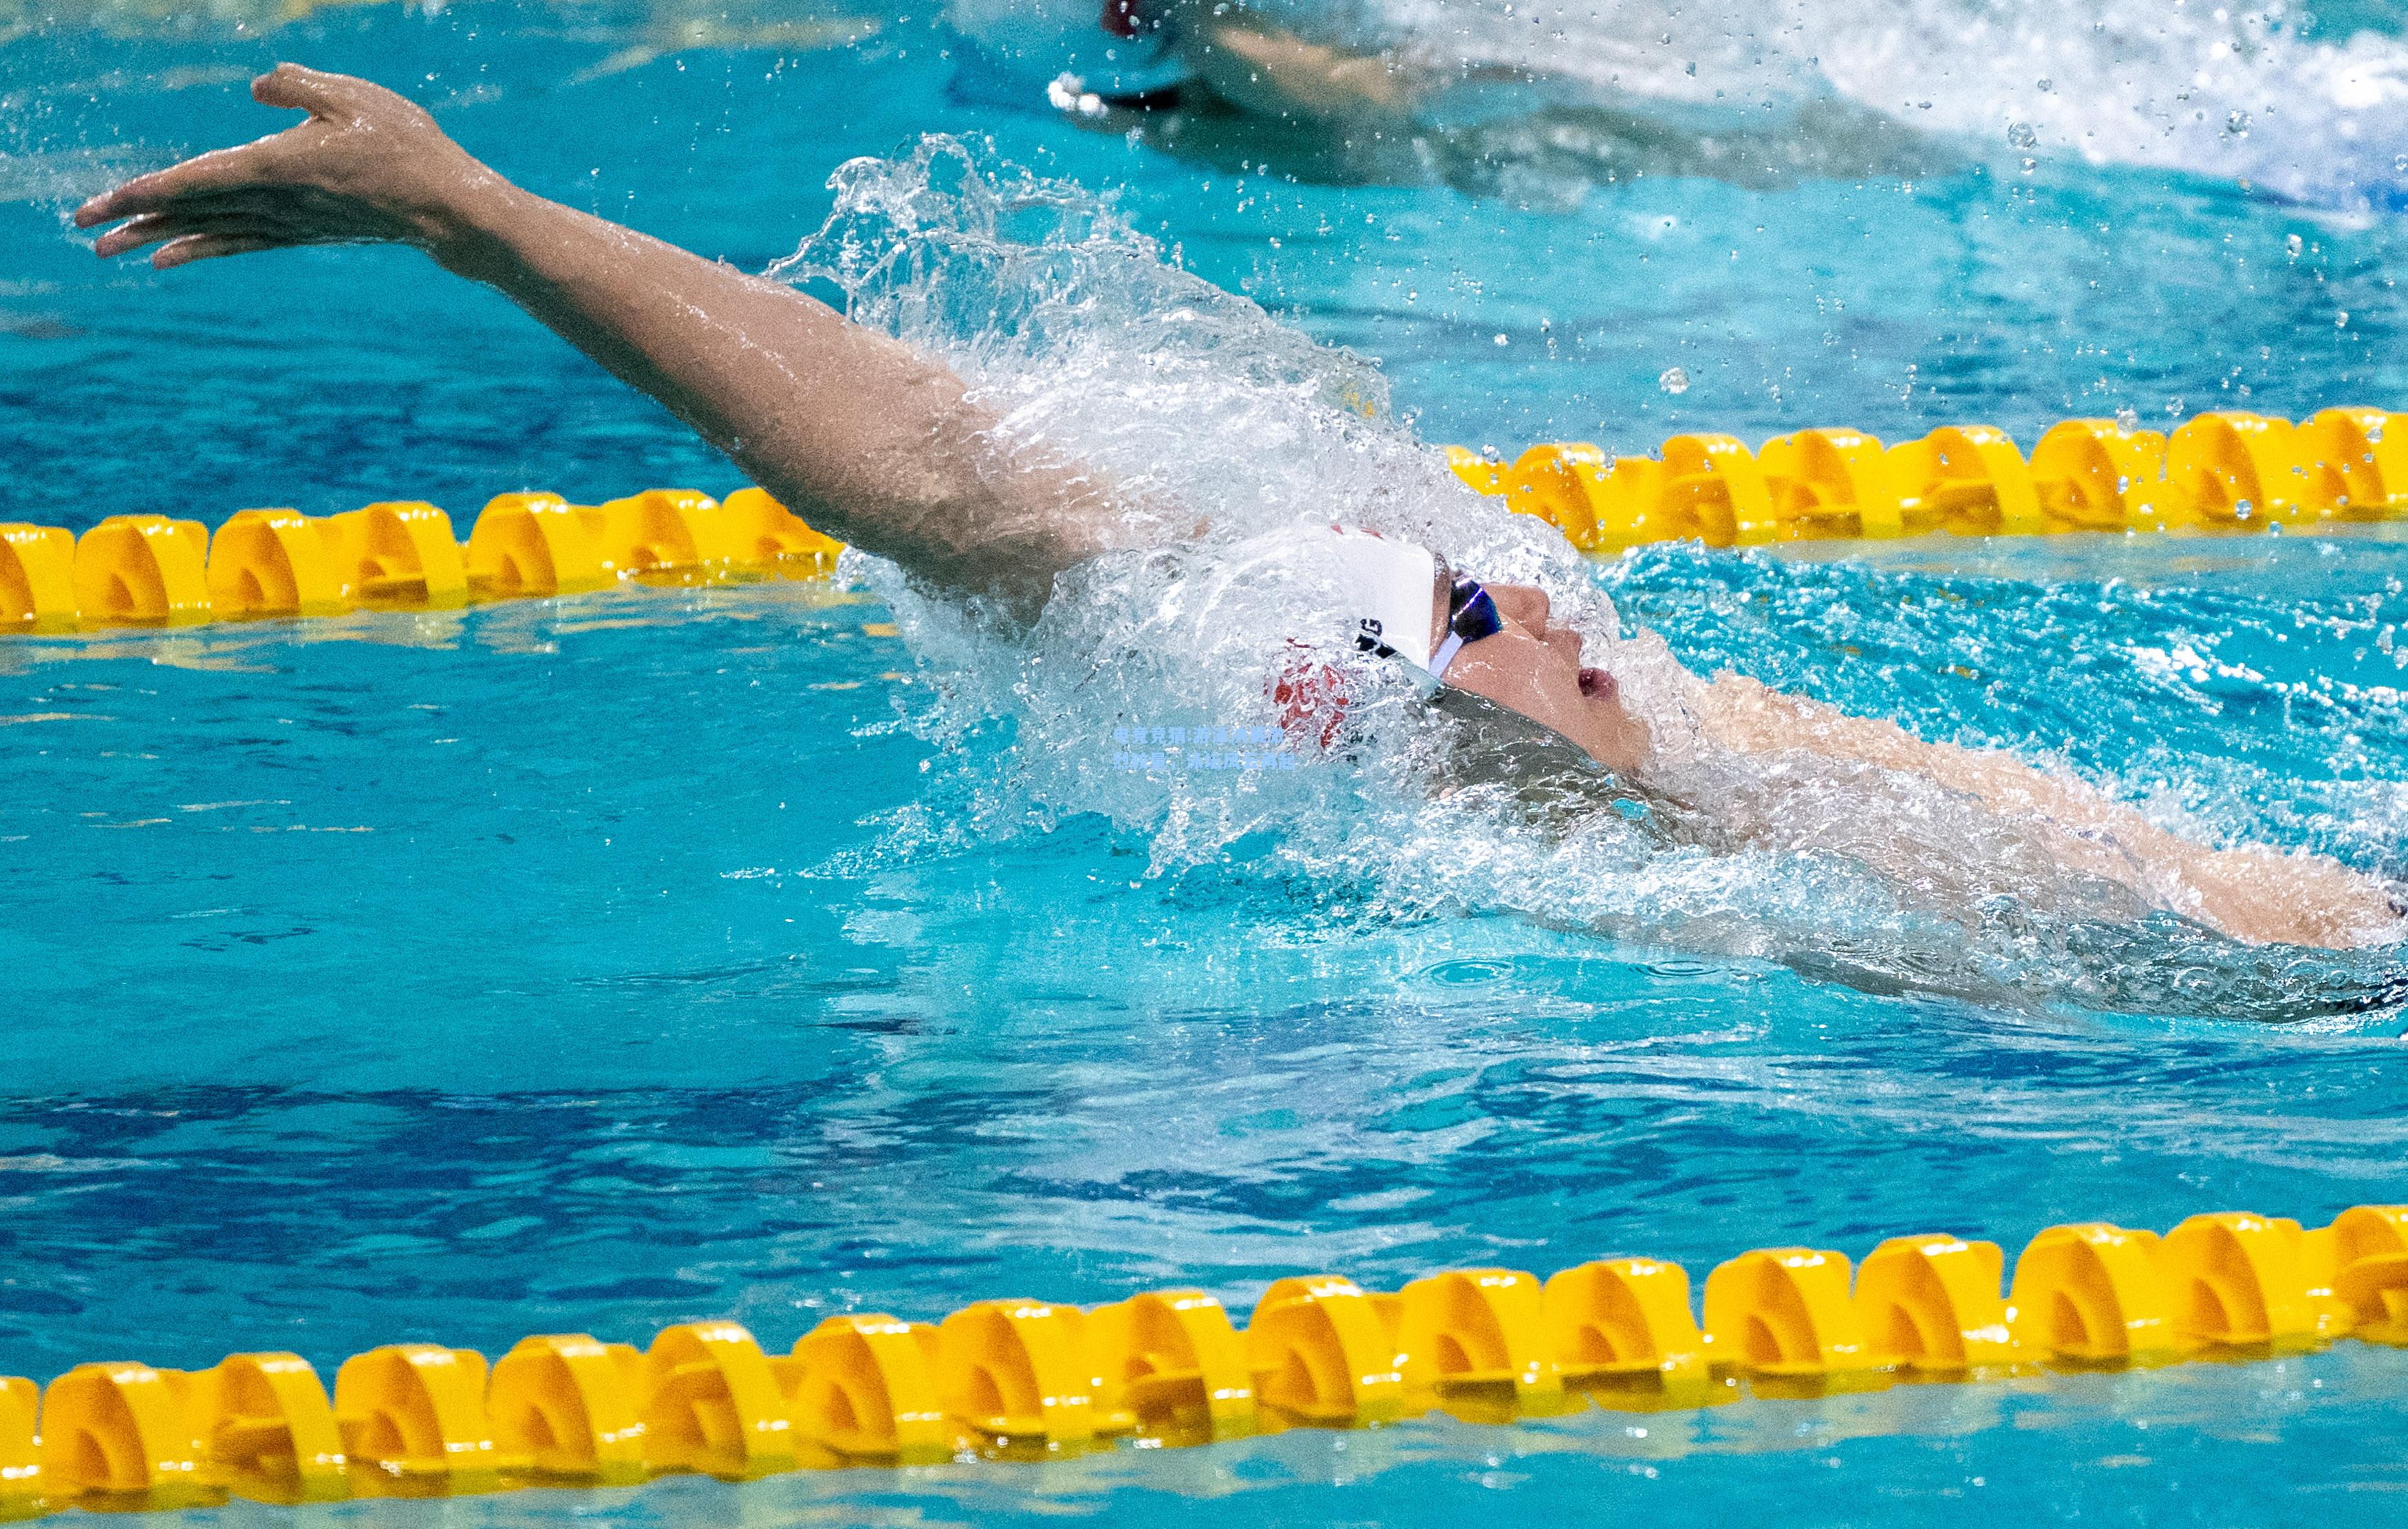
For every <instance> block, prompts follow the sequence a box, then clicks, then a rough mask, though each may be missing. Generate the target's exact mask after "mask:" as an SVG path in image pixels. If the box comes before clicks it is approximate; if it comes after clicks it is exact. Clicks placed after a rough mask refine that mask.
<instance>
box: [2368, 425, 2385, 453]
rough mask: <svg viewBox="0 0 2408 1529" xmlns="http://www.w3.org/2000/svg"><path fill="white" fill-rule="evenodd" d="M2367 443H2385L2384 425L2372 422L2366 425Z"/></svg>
mask: <svg viewBox="0 0 2408 1529" xmlns="http://www.w3.org/2000/svg"><path fill="white" fill-rule="evenodd" d="M2366 444H2367V445H2369V446H2380V445H2382V444H2383V427H2382V426H2381V425H2379V424H2371V425H2368V426H2367V427H2366ZM2370 460H2372V459H2370Z"/></svg>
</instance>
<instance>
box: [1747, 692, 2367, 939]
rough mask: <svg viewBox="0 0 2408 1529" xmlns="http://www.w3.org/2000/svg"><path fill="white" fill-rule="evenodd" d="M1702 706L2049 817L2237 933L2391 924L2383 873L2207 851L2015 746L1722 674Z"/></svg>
mask: <svg viewBox="0 0 2408 1529" xmlns="http://www.w3.org/2000/svg"><path fill="white" fill-rule="evenodd" d="M1699 717H1700V721H1701V722H1703V724H1704V729H1705V734H1706V736H1707V737H1708V738H1710V739H1712V740H1713V742H1715V743H1718V744H1720V745H1721V746H1723V747H1724V748H1726V749H1732V750H1739V751H1742V752H1746V753H1758V754H1762V753H1776V752H1779V751H1782V750H1791V749H1797V750H1805V751H1807V752H1810V753H1815V754H1821V755H1823V756H1824V757H1826V758H1828V759H1839V760H1852V761H1862V762H1863V763H1865V764H1872V765H1876V766H1878V767H1880V768H1883V769H1888V770H1901V771H1912V772H1914V773H1915V774H1918V775H1922V776H1926V777H1928V778H1929V779H1933V780H1936V781H1938V782H1939V783H1940V784H1941V785H1942V786H1945V787H1947V788H1948V789H1949V790H1951V791H1956V792H1961V793H1965V794H1966V795H1969V796H1971V797H1973V798H1975V799H1976V800H1978V801H1979V802H1980V803H1981V804H1982V805H1983V806H1984V807H1986V808H1988V809H1989V810H1990V811H1992V812H1995V813H1998V814H1999V815H2000V816H2001V817H2007V818H2013V819H2016V820H2018V821H2020V822H2027V823H2033V824H2037V825H2040V826H2042V827H2043V828H2044V829H2046V830H2049V833H2048V839H2049V842H2050V847H2051V852H2052V853H2053V854H2054V856H2055V858H2056V859H2057V862H2058V863H2059V864H2060V865H2064V866H2065V867H2066V868H2067V869H2068V870H2071V871H2075V872H2078V873H2084V874H2088V875H2092V876H2098V877H2102V878H2104V879H2108V880H2111V881H2117V882H2121V883H2123V884H2124V885H2126V886H2128V887H2130V888H2132V889H2133V890H2134V891H2135V892H2138V893H2141V894H2142V895H2143V896H2145V897H2147V898H2148V899H2149V900H2150V901H2151V902H2154V903H2156V904H2157V905H2158V906H2159V907H2168V908H2171V909H2173V910H2174V911H2176V912H2180V913H2185V914H2187V915H2189V916H2190V917H2192V918H2195V919H2198V920H2200V922H2203V923H2206V924H2208V925H2210V926H2212V927H2214V928H2216V929H2219V930H2222V931H2223V932H2224V933H2226V934H2228V935H2230V936H2234V937H2236V938H2239V939H2246V940H2256V941H2259V942H2264V943H2281V944H2288V945H2321V946H2326V947H2329V948H2333V949H2348V948H2351V947H2355V946H2359V945H2367V944H2372V943H2374V942H2377V941H2379V940H2385V939H2389V938H2394V937H2396V936H2397V935H2398V932H2399V915H2398V914H2397V912H2395V910H2394V909H2393V907H2392V905H2391V899H2390V896H2389V894H2388V893H2386V891H2385V890H2384V888H2383V886H2382V884H2381V883H2380V882H2378V881H2376V880H2375V879H2373V878H2372V877H2367V876H2361V875H2360V874H2358V872H2356V871H2353V870H2351V869H2350V868H2349V867H2347V866H2345V865H2342V864H2341V863H2340V862H2338V861H2335V860H2331V859H2329V858H2327V857H2325V856H2323V855H2315V854H2307V853H2304V852H2301V853H2293V854H2285V853H2283V852H2281V851H2279V850H2269V849H2266V848H2263V847H2262V846H2257V845H2243V846H2240V847H2238V848H2235V849H2230V850H2211V849H2208V848H2207V847H2206V846H2205V845H2201V844H2195V843H2193V842H2191V841H2190V840H2189V839H2186V838H2183V837H2182V836H2179V835H2175V834H2170V833H2168V832H2167V831H2166V830H2164V829H2162V828H2159V827H2158V826H2157V824H2155V823H2153V822H2150V821H2149V820H2148V819H2147V818H2145V817H2143V816H2142V815H2141V814H2140V813H2139V812H2137V811H2135V810H2134V809H2133V808H2131V807H2128V806H2127V805H2125V804H2124V803H2122V802H2118V801H2115V800H2114V799H2113V798H2110V797H2107V796H2102V795H2100V793H2098V792H2096V791H2093V790H2092V789H2090V787H2088V786H2086V785H2085V784H2083V783H2082V782H2081V781H2079V780H2075V779H2071V778H2070V777H2066V776H2061V775H2051V774H2048V773H2045V772H2043V771H2041V770H2037V769H2034V768H2033V767H2032V766H2030V765H2028V764H2025V763H2023V762H2022V761H2021V760H2018V759H2016V758H2015V757H2014V755H2012V754H2008V753H2003V752H2000V751H1997V750H1974V749H1959V748H1957V747H1955V746H1954V745H1951V744H1944V743H1926V742H1924V741H1923V740H1922V739H1921V738H1918V737H1915V736H1914V735H1912V734H1910V733H1908V732H1907V731H1906V730H1905V729H1903V728H1901V727H1899V726H1898V725H1897V724H1896V723H1894V722H1878V721H1873V720H1871V719H1868V718H1863V717H1851V716H1849V715H1847V714H1846V713H1844V712H1842V711H1840V710H1838V709H1837V708H1835V707H1828V706H1824V705H1822V704H1821V703H1819V702H1815V701H1809V700H1805V699H1803V698H1801V697H1799V696H1795V695H1785V694H1783V693H1780V692H1779V691H1775V690H1771V689H1769V688H1767V687H1766V686H1764V685H1762V684H1759V683H1757V682H1756V680H1753V679H1743V678H1742V677H1740V676H1737V675H1730V674H1726V675H1722V676H1720V677H1718V678H1717V679H1714V680H1713V681H1712V682H1710V683H1709V684H1708V685H1707V686H1706V689H1705V693H1704V695H1703V696H1702V697H1701V698H1700V701H1699Z"/></svg>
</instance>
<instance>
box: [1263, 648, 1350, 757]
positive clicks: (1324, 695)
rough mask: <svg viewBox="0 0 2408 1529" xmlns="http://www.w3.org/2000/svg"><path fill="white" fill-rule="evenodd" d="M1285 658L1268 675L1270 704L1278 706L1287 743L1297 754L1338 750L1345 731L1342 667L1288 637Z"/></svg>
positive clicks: (1344, 681)
mask: <svg viewBox="0 0 2408 1529" xmlns="http://www.w3.org/2000/svg"><path fill="white" fill-rule="evenodd" d="M1288 648H1289V649H1290V651H1289V653H1288V654H1287V657H1286V659H1285V661H1284V662H1283V664H1281V665H1280V670H1279V673H1278V674H1276V675H1274V676H1273V677H1272V678H1271V684H1270V692H1271V705H1272V706H1274V707H1278V708H1279V723H1280V731H1281V733H1282V734H1283V735H1284V736H1285V738H1286V740H1287V746H1288V747H1289V748H1290V749H1292V750H1296V751H1297V753H1300V754H1312V755H1316V756H1319V755H1327V754H1332V753H1335V752H1337V751H1338V743H1339V740H1340V738H1341V737H1342V736H1344V735H1345V732H1346V706H1347V702H1348V700H1349V699H1350V697H1349V696H1348V694H1347V690H1346V674H1345V671H1344V670H1342V669H1340V668H1339V667H1338V665H1336V664H1330V663H1326V662H1325V661H1324V660H1322V659H1319V658H1316V657H1314V656H1312V649H1310V648H1308V647H1306V646H1305V645H1304V644H1303V643H1300V642H1297V641H1295V640H1293V639H1291V640H1290V641H1289V643H1288Z"/></svg>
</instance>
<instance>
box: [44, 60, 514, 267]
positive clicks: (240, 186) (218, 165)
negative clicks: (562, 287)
mask: <svg viewBox="0 0 2408 1529" xmlns="http://www.w3.org/2000/svg"><path fill="white" fill-rule="evenodd" d="M251 95H252V97H253V98H254V99H256V100H258V101H259V102H260V103H261V104H263V105H265V106H271V107H293V108H294V109H295V110H299V111H306V112H308V114H309V120H308V121H305V122H299V123H296V124H294V126H292V127H288V128H286V129H285V130H284V131H283V132H281V133H278V134H274V135H272V136H268V137H265V138H261V139H259V140H258V141H257V142H254V143H247V144H244V145H242V146H241V147H239V148H236V149H220V150H215V151H213V152H211V153H207V154H202V155H200V156H199V157H197V158H194V159H188V160H186V161H184V162H183V163H182V164H175V165H170V166H169V167H168V168H166V169H164V170H157V171H153V172H152V173H151V174H150V175H146V176H141V177H138V178H136V179H133V180H129V181H127V182H126V183H125V184H123V185H122V186H120V187H118V188H117V189H116V190H114V191H110V192H105V193H102V194H100V195H98V196H95V197H93V199H92V200H91V201H89V202H86V203H85V204H84V205H83V206H81V207H78V208H77V209H76V214H75V221H76V226H77V227H79V228H92V227H95V226H97V225H99V224H101V223H107V222H116V223H118V226H117V227H115V228H112V229H110V230H109V231H108V232H107V233H106V234H103V235H102V236H100V238H99V240H98V241H97V242H96V243H95V244H94V245H93V253H95V254H98V255H101V256H104V257H106V256H109V255H119V254H123V253H125V252H127V251H128V250H141V249H145V248H148V247H150V246H152V245H156V246H157V247H158V248H157V249H155V250H151V254H150V264H152V265H154V266H156V267H158V268H159V269H161V270H165V269H166V268H167V267H169V266H173V265H185V264H191V263H192V262H193V261H196V260H210V259H214V258H215V257H217V256H220V255H238V254H245V253H249V252H250V251H252V250H281V249H286V248H289V247H292V246H294V245H303V244H380V243H400V244H413V245H417V246H419V247H421V248H423V249H426V250H432V251H435V252H436V253H437V258H440V257H441V255H442V253H443V250H444V247H445V246H446V245H447V243H449V242H450V241H451V240H452V238H453V237H454V236H455V235H456V231H457V229H458V228H459V226H460V221H459V218H458V215H457V214H458V209H459V208H460V207H462V206H463V205H464V201H465V200H466V199H467V198H470V197H473V196H474V195H475V194H476V193H480V192H495V191H499V190H502V189H505V183H504V182H503V181H502V180H501V179H500V178H499V177H498V176H495V174H494V173H493V172H492V171H490V170H488V169H486V168H485V166H484V165H482V164H479V163H478V162H477V161H476V160H475V159H474V158H472V157H471V156H470V155H469V154H468V152H467V151H466V150H464V149H462V148H461V147H460V146H459V145H458V144H455V143H453V142H452V140H451V139H450V138H448V137H446V136H444V134H443V130H442V129H441V128H439V127H437V126H436V125H435V119H434V118H433V117H431V116H429V115H427V113H426V111H425V110H424V108H423V107H419V106H418V105H417V104H416V103H414V102H411V101H409V100H406V99H404V98H403V97H401V96H399V95H395V94H394V93H393V92H391V91H389V90H386V89H384V88H383V87H382V86H380V85H372V84H370V83H369V82H368V81H366V80H365V79H351V78H350V77H348V76H345V75H335V74H326V73H324V72H322V71H321V70H317V69H307V68H303V67H302V66H301V65H299V64H278V65H277V66H276V68H275V69H274V70H273V71H272V72H270V73H267V74H264V75H261V76H260V77H259V78H258V79H254V80H252V81H251ZM121 219H122V220H124V221H122V222H121V221H119V220H121Z"/></svg>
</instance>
